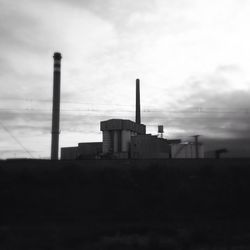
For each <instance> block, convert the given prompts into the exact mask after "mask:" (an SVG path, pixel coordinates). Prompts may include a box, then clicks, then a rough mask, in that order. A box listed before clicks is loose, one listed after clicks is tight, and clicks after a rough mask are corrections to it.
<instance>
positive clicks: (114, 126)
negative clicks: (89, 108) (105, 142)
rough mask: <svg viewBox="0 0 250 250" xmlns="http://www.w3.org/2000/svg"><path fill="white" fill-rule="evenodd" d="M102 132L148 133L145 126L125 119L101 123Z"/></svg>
mask: <svg viewBox="0 0 250 250" xmlns="http://www.w3.org/2000/svg"><path fill="white" fill-rule="evenodd" d="M100 129H101V131H107V130H130V131H133V132H136V133H138V134H145V133H146V126H145V125H144V124H138V123H135V122H133V121H130V120H124V119H110V120H107V121H101V124H100Z"/></svg>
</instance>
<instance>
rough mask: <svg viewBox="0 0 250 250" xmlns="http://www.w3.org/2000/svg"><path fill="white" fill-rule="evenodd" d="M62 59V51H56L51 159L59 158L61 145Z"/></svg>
mask: <svg viewBox="0 0 250 250" xmlns="http://www.w3.org/2000/svg"><path fill="white" fill-rule="evenodd" d="M61 59H62V56H61V54H60V53H58V52H55V53H54V75H53V109H52V131H51V134H52V135H51V160H58V147H59V133H60V128H59V121H60V85H61Z"/></svg>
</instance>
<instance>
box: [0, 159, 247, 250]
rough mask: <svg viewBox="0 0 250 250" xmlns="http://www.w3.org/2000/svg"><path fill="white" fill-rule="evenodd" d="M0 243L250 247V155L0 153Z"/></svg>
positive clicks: (20, 246)
mask: <svg viewBox="0 0 250 250" xmlns="http://www.w3.org/2000/svg"><path fill="white" fill-rule="evenodd" d="M0 185H1V189H0V199H1V210H2V212H1V214H2V219H1V226H0V249H26V250H28V249H96V250H97V249H98V250H106V249H116V250H119V249H124V250H125V249H204V250H206V249H250V202H249V199H250V159H244V160H243V159H223V160H222V159H221V160H147V161H124V160H123V161H120V160H103V161H94V160H92V161H91V160H85V161H84V160H82V161H54V162H53V161H41V160H19V161H18V160H9V161H0Z"/></svg>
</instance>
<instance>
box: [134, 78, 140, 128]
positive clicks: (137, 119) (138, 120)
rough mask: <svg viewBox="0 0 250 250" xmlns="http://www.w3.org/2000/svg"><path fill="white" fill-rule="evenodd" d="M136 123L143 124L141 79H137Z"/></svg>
mask: <svg viewBox="0 0 250 250" xmlns="http://www.w3.org/2000/svg"><path fill="white" fill-rule="evenodd" d="M135 122H136V123H137V124H140V123H141V104H140V79H136V111H135Z"/></svg>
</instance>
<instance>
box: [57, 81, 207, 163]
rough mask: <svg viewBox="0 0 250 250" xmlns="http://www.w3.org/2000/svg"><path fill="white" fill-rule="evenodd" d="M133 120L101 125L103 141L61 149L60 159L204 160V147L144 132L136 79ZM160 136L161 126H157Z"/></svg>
mask: <svg viewBox="0 0 250 250" xmlns="http://www.w3.org/2000/svg"><path fill="white" fill-rule="evenodd" d="M135 116H136V119H135V122H134V121H131V120H125V119H110V120H107V121H101V122H100V130H101V131H102V142H90V143H79V144H78V146H76V147H63V148H61V159H62V160H73V159H168V158H204V150H203V145H202V144H201V143H198V141H195V142H182V141H181V140H180V139H175V140H168V139H165V138H162V136H158V135H151V134H147V133H146V126H145V125H144V124H142V123H141V114H140V81H139V79H136V115H135ZM158 129H159V131H158V132H159V133H161V135H162V133H163V126H159V127H158Z"/></svg>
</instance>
